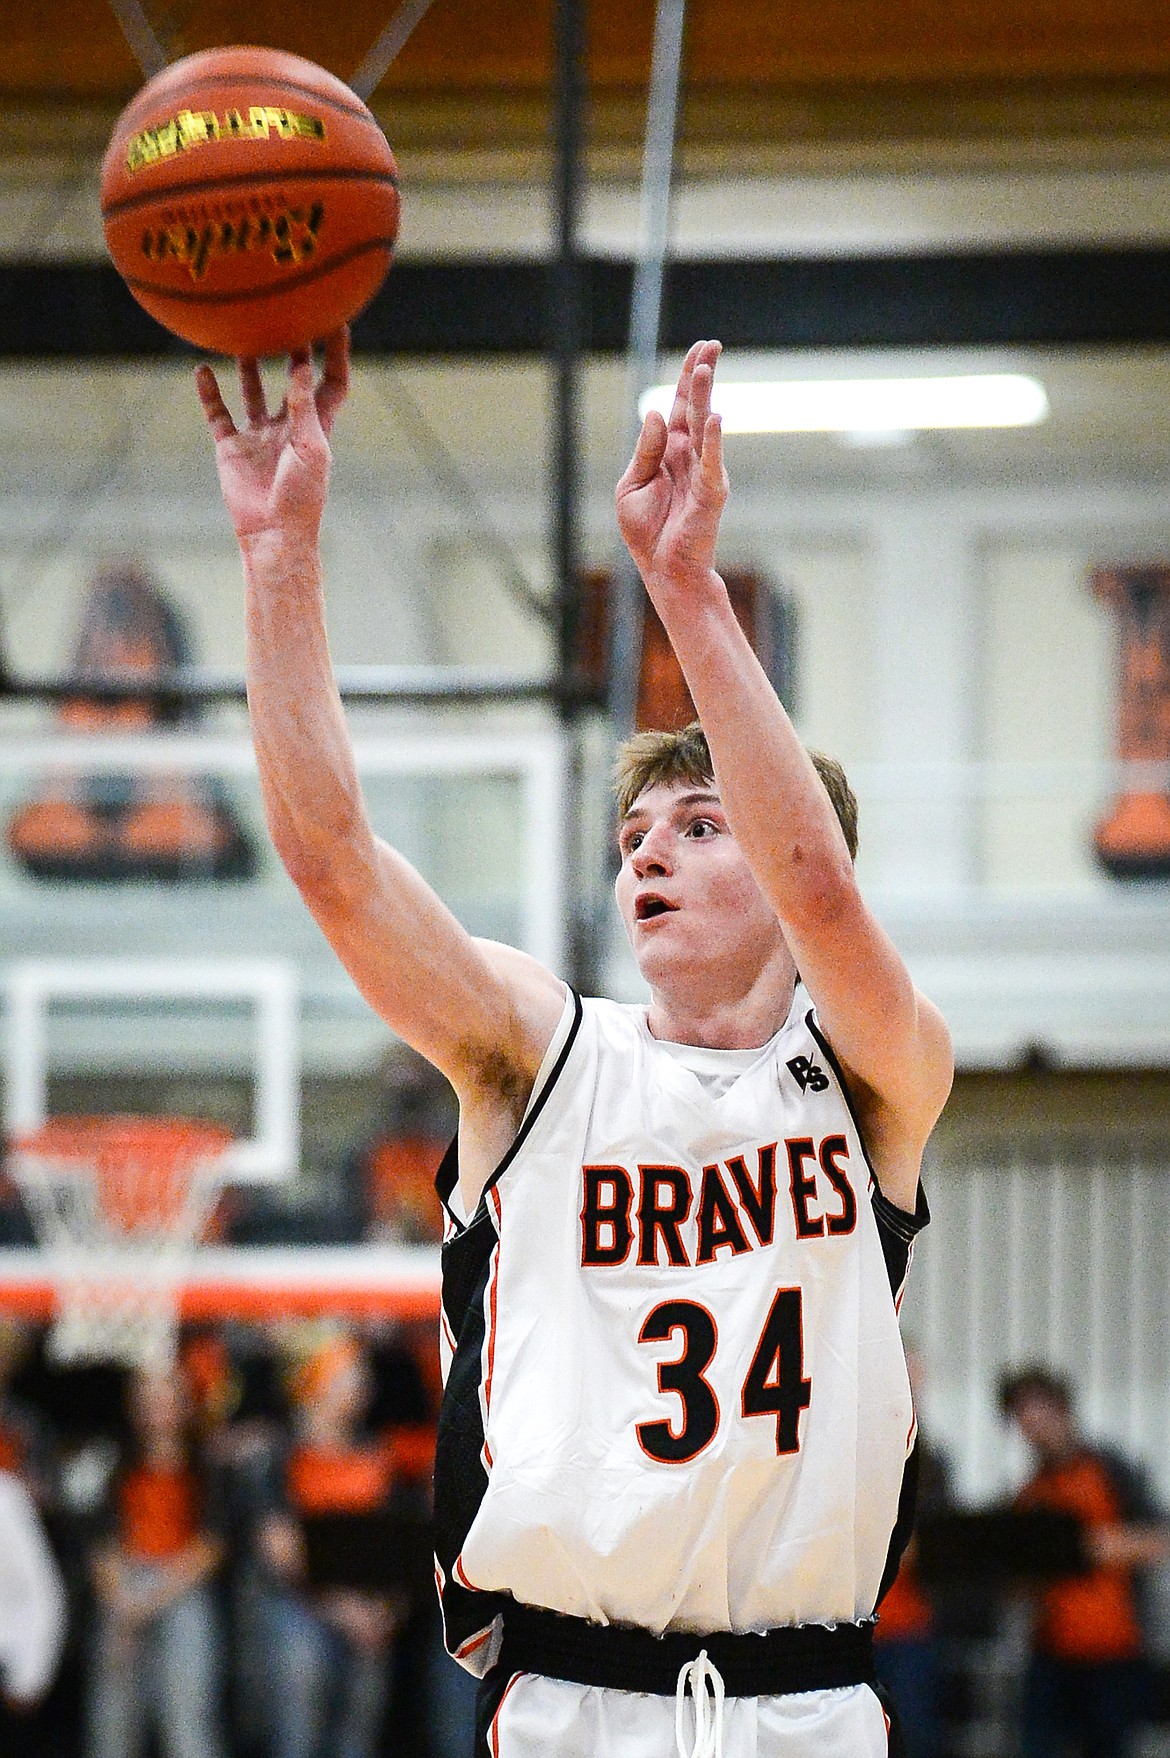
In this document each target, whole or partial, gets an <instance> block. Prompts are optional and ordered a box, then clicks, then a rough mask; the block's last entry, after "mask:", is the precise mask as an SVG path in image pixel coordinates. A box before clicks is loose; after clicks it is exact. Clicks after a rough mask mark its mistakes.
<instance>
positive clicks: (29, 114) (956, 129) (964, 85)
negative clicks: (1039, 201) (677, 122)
mask: <svg viewBox="0 0 1170 1758" xmlns="http://www.w3.org/2000/svg"><path fill="white" fill-rule="evenodd" d="M395 4H396V0H347V4H345V5H338V4H337V0H145V10H146V12H147V15H148V16H149V18H150V19H151V22H152V24H153V25H154V28H155V30H156V33H157V35H158V36H159V38H160V40H161V41H162V42H163V44H164V46H165V47H166V49H167V51H168V53H169V55H170V56H171V58H172V59H173V58H175V57H177V56H178V55H181V54H185V53H189V52H191V51H193V50H196V49H202V48H208V47H211V46H213V45H215V44H217V43H230V42H241V41H243V42H264V43H270V44H274V45H278V46H280V47H284V48H288V49H292V50H294V51H295V52H297V53H299V54H302V55H307V56H309V57H310V58H311V59H313V60H315V61H319V62H321V63H322V64H323V65H325V66H327V67H329V68H331V69H332V70H333V71H334V72H336V73H338V74H340V75H341V76H342V77H345V76H347V75H349V74H350V73H352V72H353V70H354V69H355V68H356V67H357V65H358V63H359V62H360V61H361V59H362V58H363V56H364V55H365V53H366V51H367V50H368V49H369V47H370V46H371V44H372V43H373V42H374V40H375V38H376V37H377V35H378V33H379V32H380V30H381V29H382V27H383V26H384V24H385V23H386V22H387V19H388V18H389V16H390V15H391V13H392V12H393V10H394V7H395ZM587 17H588V35H589V53H588V72H589V79H590V85H591V95H592V100H593V102H592V110H591V124H592V136H593V144H594V146H595V147H599V148H601V149H602V150H604V149H605V147H606V146H607V145H609V146H610V147H613V148H615V149H617V150H619V151H620V150H622V149H623V147H629V146H630V145H631V144H632V143H634V142H635V141H636V140H637V138H638V137H639V135H640V130H641V122H642V113H641V106H642V101H643V93H644V90H645V83H646V76H647V71H648V67H649V57H650V42H651V34H652V27H653V17H654V0H587ZM552 20H553V0H524V4H518V0H433V4H432V6H431V10H430V11H429V13H428V14H427V15H426V17H425V18H424V19H423V21H422V23H421V24H420V25H419V26H418V28H417V29H416V31H415V32H414V35H413V36H412V38H411V40H410V41H409V43H408V44H407V46H406V48H405V49H404V51H403V53H402V55H401V56H400V58H399V60H398V61H397V62H396V64H395V65H394V67H393V68H392V69H391V70H390V73H389V74H388V75H387V77H386V80H385V81H384V83H383V85H382V87H381V88H380V89H379V92H378V94H377V98H376V104H375V107H376V108H377V109H378V110H379V113H380V114H381V115H382V116H383V118H384V119H385V117H386V116H387V113H392V114H393V117H394V125H393V126H392V129H391V134H392V138H393V139H394V140H395V144H396V146H400V147H401V148H403V149H405V150H407V151H409V149H410V147H411V146H412V145H417V146H418V147H419V148H424V147H426V146H428V145H430V146H432V147H441V148H445V149H446V150H447V151H448V152H457V151H458V150H459V148H460V147H461V146H463V147H466V148H467V149H468V150H471V149H475V150H477V151H481V152H482V151H485V150H490V149H492V148H495V149H497V150H503V149H507V148H508V147H518V148H527V149H533V148H536V147H538V146H539V144H540V142H541V140H542V137H543V135H544V134H545V132H546V119H547V107H548V92H549V83H550V77H551V67H552ZM140 81H141V75H140V73H139V70H138V67H137V64H136V62H135V60H134V58H133V56H132V54H131V53H130V50H129V49H128V47H127V45H126V43H125V41H124V39H123V37H122V33H121V30H120V28H119V26H118V24H117V21H116V18H115V16H114V13H113V12H112V10H111V8H110V6H109V3H108V0H41V3H40V4H30V3H28V0H24V3H23V4H19V3H14V4H9V5H6V6H4V7H3V8H2V9H0V127H4V126H5V125H7V132H8V133H9V134H11V133H12V131H13V128H15V130H16V133H17V134H18V135H21V134H25V135H28V134H29V133H30V131H31V138H32V139H33V140H34V141H35V139H36V137H37V134H38V121H39V127H40V128H43V126H44V122H45V116H46V112H47V111H48V112H56V113H57V114H58V115H61V116H66V115H67V116H69V117H70V118H71V119H72V125H73V126H75V127H76V126H78V125H79V123H78V119H79V118H81V119H84V118H86V117H92V118H94V119H95V120H96V122H97V124H99V125H100V127H102V128H104V127H105V126H108V121H109V118H110V116H111V115H112V114H113V113H115V112H116V111H117V109H118V108H119V107H120V106H121V104H122V103H124V102H125V100H126V99H127V98H128V97H129V96H130V95H131V93H132V92H133V91H134V90H135V89H136V87H137V86H138V84H139V83H140ZM404 131H405V132H404ZM1093 135H1096V136H1098V137H1107V138H1108V139H1110V140H1114V141H1116V140H1123V139H1124V140H1130V141H1134V142H1137V143H1138V144H1139V150H1140V148H1141V143H1143V142H1144V143H1145V149H1146V150H1153V143H1155V142H1161V141H1162V140H1170V7H1166V6H1164V5H1162V4H1158V3H1156V0H1026V3H1021V0H784V4H777V0H690V4H689V6H688V37H687V57H686V106H685V111H684V119H683V140H684V147H689V148H691V149H695V148H699V149H701V148H702V147H703V146H704V144H706V145H707V146H708V147H709V148H714V147H716V146H717V145H718V144H719V143H720V142H723V143H724V144H725V145H726V144H732V145H734V143H736V142H741V143H742V142H744V141H746V140H751V141H753V142H754V143H755V144H756V145H757V146H758V147H759V148H760V150H761V151H763V152H765V153H766V152H767V151H768V150H769V147H773V148H775V147H783V146H784V144H785V143H787V144H788V145H791V144H792V143H793V142H798V141H802V140H803V141H805V142H806V143H813V144H816V143H817V142H818V141H819V142H820V143H821V144H822V145H824V144H826V143H829V142H831V141H833V140H841V141H846V140H849V139H853V140H855V141H864V140H866V139H869V140H871V141H877V140H881V139H893V138H895V137H901V138H904V139H913V138H918V139H920V140H921V139H927V138H930V139H936V140H939V141H945V140H946V139H947V138H948V137H950V138H958V137H969V138H972V139H981V140H982V141H983V142H984V145H985V147H986V148H988V149H990V150H994V147H995V143H996V141H997V140H998V139H1001V138H1004V137H1013V138H1018V139H1024V138H1027V137H1030V136H1031V137H1036V138H1039V137H1041V136H1044V137H1047V138H1056V137H1062V138H1066V139H1071V138H1074V137H1077V136H1081V137H1086V138H1087V137H1091V136H1093Z"/></svg>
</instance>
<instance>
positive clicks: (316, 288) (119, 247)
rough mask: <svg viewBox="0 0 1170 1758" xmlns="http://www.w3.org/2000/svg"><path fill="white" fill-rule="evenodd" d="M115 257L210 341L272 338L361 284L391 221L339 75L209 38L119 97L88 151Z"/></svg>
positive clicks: (370, 128) (370, 276)
mask: <svg viewBox="0 0 1170 1758" xmlns="http://www.w3.org/2000/svg"><path fill="white" fill-rule="evenodd" d="M101 207H102V221H103V224H104V227H105V236H106V245H107V247H108V249H109V252H110V255H111V257H112V258H113V261H114V266H115V267H116V268H117V270H118V273H119V274H120V275H121V276H122V278H123V280H124V281H125V282H126V285H127V286H128V287H129V289H130V291H131V293H132V294H133V295H134V297H135V299H137V301H138V303H139V304H140V305H141V306H143V307H144V308H145V309H146V310H147V311H148V312H150V314H151V316H152V317H155V318H157V319H158V321H159V323H161V324H164V325H165V326H166V328H167V329H168V330H171V331H172V332H173V333H174V334H175V335H177V336H181V337H182V338H183V339H184V341H187V342H194V343H195V345H196V346H197V347H199V348H206V349H209V350H211V351H213V352H216V353H220V354H242V355H264V354H284V353H288V352H289V351H290V350H291V349H295V348H302V347H305V346H307V345H308V344H309V343H311V342H314V341H317V340H318V339H319V338H320V337H322V336H326V335H328V334H329V333H330V332H331V331H333V330H336V329H337V328H338V327H339V326H340V325H341V324H343V323H346V322H348V321H349V319H350V318H352V317H354V316H355V315H356V314H357V313H358V312H359V311H361V309H362V308H363V306H365V305H366V304H368V302H369V301H370V300H371V299H372V298H373V296H374V294H375V293H376V292H377V290H378V288H379V287H380V286H381V284H382V282H383V280H384V279H385V276H386V272H387V270H388V269H389V267H390V261H391V256H392V253H393V248H394V240H395V237H396V236H397V232H398V176H397V167H396V165H395V163H394V155H393V153H392V152H391V150H390V146H389V144H388V142H387V140H386V137H385V135H384V134H383V133H382V130H381V129H380V128H379V126H378V124H377V122H376V121H375V120H374V118H373V116H372V115H371V114H370V112H369V110H368V109H367V108H366V106H365V104H363V103H362V101H361V99H360V98H359V97H357V96H356V95H355V94H354V93H353V92H352V91H351V90H350V88H349V87H348V86H347V85H345V84H344V83H343V82H342V81H341V80H340V79H336V78H335V77H334V76H333V74H331V73H327V72H326V71H325V69H324V68H322V67H318V66H317V65H316V64H315V63H314V62H312V61H306V60H304V59H302V57H301V56H299V55H290V54H286V53H285V52H284V51H282V50H279V49H263V48H252V47H235V48H225V49H208V50H205V51H203V52H202V53H200V54H197V55H188V56H186V57H185V58H184V59H183V60H181V61H176V62H175V63H174V64H173V65H172V66H170V67H167V68H164V70H163V71H162V72H161V73H160V74H158V75H157V76H156V77H155V78H154V79H152V80H150V81H149V83H148V84H146V85H145V86H143V88H142V90H141V91H140V92H139V93H138V94H137V96H136V97H135V98H134V99H133V100H132V101H131V102H130V103H129V104H128V105H127V106H126V108H125V110H124V111H123V112H122V114H121V116H120V117H119V119H118V122H117V125H116V126H115V128H114V132H113V136H112V138H111V140H110V144H109V147H108V148H107V150H106V155H105V159H104V160H103V163H102V176H101Z"/></svg>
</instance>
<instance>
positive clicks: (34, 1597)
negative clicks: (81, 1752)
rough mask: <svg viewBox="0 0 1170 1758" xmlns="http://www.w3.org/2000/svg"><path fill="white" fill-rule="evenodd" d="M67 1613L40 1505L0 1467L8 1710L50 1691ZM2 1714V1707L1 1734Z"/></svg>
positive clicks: (1, 1620)
mask: <svg viewBox="0 0 1170 1758" xmlns="http://www.w3.org/2000/svg"><path fill="white" fill-rule="evenodd" d="M65 1619H66V1602H65V1588H64V1585H63V1583H62V1581H61V1576H60V1572H59V1571H58V1568H57V1564H56V1562H55V1560H54V1557H53V1553H52V1551H51V1550H50V1549H49V1545H48V1541H47V1539H46V1537H45V1534H44V1532H43V1530H42V1528H41V1522H40V1517H39V1515H38V1513H37V1510H36V1505H35V1503H34V1502H33V1499H32V1496H31V1495H30V1494H29V1492H28V1490H27V1488H26V1487H25V1485H24V1484H23V1483H22V1482H21V1481H20V1479H19V1478H18V1477H16V1476H14V1475H13V1473H12V1472H10V1471H4V1470H0V1685H2V1687H3V1696H4V1700H5V1703H6V1704H7V1706H8V1709H9V1710H15V1711H18V1712H22V1711H27V1710H29V1709H31V1708H32V1707H33V1706H34V1705H35V1704H36V1703H38V1702H39V1701H40V1699H41V1698H42V1697H44V1695H45V1693H46V1692H47V1691H48V1689H49V1686H50V1685H51V1684H52V1681H53V1675H54V1673H55V1672H56V1670H57V1663H58V1661H59V1660H60V1658H61V1650H62V1647H63V1645H64V1641H65ZM4 1719H5V1718H4V1714H3V1711H0V1736H2V1735H3V1733H4ZM4 1749H5V1750H10V1749H11V1748H10V1747H9V1745H8V1743H7V1741H6V1742H5V1745H4Z"/></svg>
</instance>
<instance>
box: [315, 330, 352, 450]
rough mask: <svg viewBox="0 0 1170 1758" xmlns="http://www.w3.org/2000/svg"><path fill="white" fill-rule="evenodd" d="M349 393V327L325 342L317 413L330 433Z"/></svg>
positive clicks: (318, 389)
mask: <svg viewBox="0 0 1170 1758" xmlns="http://www.w3.org/2000/svg"><path fill="white" fill-rule="evenodd" d="M348 393H349V329H348V327H347V328H345V329H340V330H337V331H336V332H335V333H334V334H333V335H332V336H329V337H328V338H327V340H326V343H325V370H324V372H323V373H322V375H321V383H320V384H319V385H318V386H317V414H318V417H319V418H320V422H321V429H322V431H323V432H324V433H325V434H326V435H328V433H329V432H330V430H331V429H332V427H333V423H334V420H335V419H336V416H337V411H338V410H339V409H340V408H341V405H342V404H343V403H344V402H345V399H346V397H347V395H348Z"/></svg>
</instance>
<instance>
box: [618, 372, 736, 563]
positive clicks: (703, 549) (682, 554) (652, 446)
mask: <svg viewBox="0 0 1170 1758" xmlns="http://www.w3.org/2000/svg"><path fill="white" fill-rule="evenodd" d="M719 353H720V345H719V343H718V342H696V343H695V344H694V346H693V347H692V348H691V350H690V352H689V353H688V354H687V357H686V360H685V361H684V362H683V367H682V371H681V373H680V374H679V380H678V388H677V390H676V391H675V398H674V406H673V408H672V409H671V412H670V420H669V421H668V422H667V421H664V420H663V419H662V416H661V415H660V414H658V412H657V411H656V410H651V412H650V413H649V414H648V415H647V417H646V419H645V421H644V422H643V424H642V432H641V434H640V435H639V437H638V444H637V446H636V448H635V450H634V456H633V458H632V459H631V461H630V465H629V468H628V469H627V471H626V473H625V475H624V476H623V477H622V479H621V481H620V482H619V483H618V486H617V518H618V527H619V529H620V531H621V534H622V537H623V538H624V540H625V543H626V547H627V548H628V549H629V551H630V554H631V555H632V556H633V558H634V561H635V562H636V563H637V566H638V570H639V572H640V573H641V575H642V577H643V579H644V580H646V582H647V584H649V583H650V582H651V580H652V579H654V578H655V577H669V578H670V579H671V580H672V581H675V582H677V583H682V582H683V581H684V580H689V579H693V580H696V581H698V580H705V579H706V577H707V576H708V575H709V574H710V572H711V569H712V568H713V566H714V558H715V539H716V537H717V535H718V531H719V519H720V515H721V514H722V512H723V507H724V505H725V503H726V500H727V472H726V470H725V468H724V464H723V439H722V432H721V428H720V423H719V417H718V416H716V415H712V413H711V387H712V383H713V380H714V373H715V364H716V361H717V360H718V358H719Z"/></svg>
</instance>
